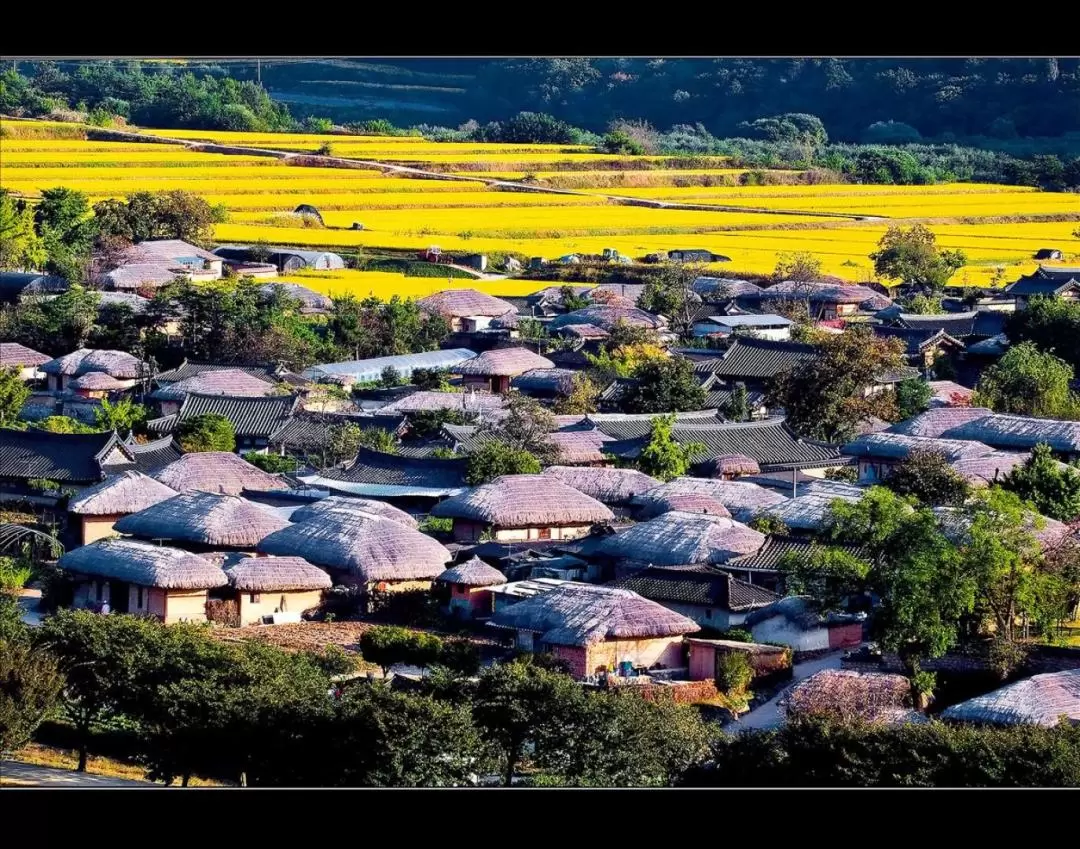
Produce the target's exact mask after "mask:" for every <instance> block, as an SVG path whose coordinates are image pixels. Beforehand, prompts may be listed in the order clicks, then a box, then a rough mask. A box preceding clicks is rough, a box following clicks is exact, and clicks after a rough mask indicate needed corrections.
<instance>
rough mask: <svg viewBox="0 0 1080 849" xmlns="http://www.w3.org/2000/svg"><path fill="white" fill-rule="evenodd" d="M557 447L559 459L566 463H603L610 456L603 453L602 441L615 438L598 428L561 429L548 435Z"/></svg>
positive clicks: (610, 440) (609, 440)
mask: <svg viewBox="0 0 1080 849" xmlns="http://www.w3.org/2000/svg"><path fill="white" fill-rule="evenodd" d="M549 438H550V439H551V442H552V444H553V445H555V447H556V448H558V449H559V460H560V461H562V462H563V463H567V464H571V465H572V464H575V463H603V462H605V461H606V460H609V459H610V458H609V457H607V456H606V455H605V454H604V443H606V442H614V441H615V440H614V439H612V438H611V437H610V436H608V435H607V434H606V433H604V432H602V431H599V430H581V431H573V430H561V431H555V432H554V433H552V434H551V435H550V437H549Z"/></svg>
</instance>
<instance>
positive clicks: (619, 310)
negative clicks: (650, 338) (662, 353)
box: [548, 305, 667, 330]
mask: <svg viewBox="0 0 1080 849" xmlns="http://www.w3.org/2000/svg"><path fill="white" fill-rule="evenodd" d="M620 321H625V322H626V323H627V324H632V325H634V326H635V327H645V328H647V329H649V330H660V329H662V328H663V327H665V326H666V325H667V319H665V318H664V317H663V316H658V315H653V314H652V313H649V312H645V310H642V309H638V308H637V307H615V306H612V307H609V306H604V305H600V306H592V307H585V308H584V309H580V310H574V311H573V312H568V313H566V314H565V315H560V316H557V317H555V318H553V319H552V320H551V322H550V323H549V324H548V327H549V328H550V329H551V330H557V329H559V328H561V327H566V326H568V325H575V324H592V325H595V326H596V327H600V328H602V329H604V330H611V329H612V328H613V327H614V326H615V325H616V324H618V323H619V322H620Z"/></svg>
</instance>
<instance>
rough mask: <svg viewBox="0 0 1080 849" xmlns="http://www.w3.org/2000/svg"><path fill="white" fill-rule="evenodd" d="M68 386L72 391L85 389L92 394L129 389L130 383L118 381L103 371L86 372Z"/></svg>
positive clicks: (128, 381)
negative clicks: (92, 392)
mask: <svg viewBox="0 0 1080 849" xmlns="http://www.w3.org/2000/svg"><path fill="white" fill-rule="evenodd" d="M68 386H69V387H71V388H72V389H86V390H88V391H94V392H113V391H116V390H120V389H127V388H129V387H130V386H131V381H130V380H118V379H117V378H115V377H113V376H112V375H111V374H105V372H103V371H88V372H87V373H86V374H83V375H79V376H78V377H76V378H75V379H74V380H73V381H71V383H69V384H68Z"/></svg>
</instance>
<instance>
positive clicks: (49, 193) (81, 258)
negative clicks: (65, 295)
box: [34, 187, 97, 283]
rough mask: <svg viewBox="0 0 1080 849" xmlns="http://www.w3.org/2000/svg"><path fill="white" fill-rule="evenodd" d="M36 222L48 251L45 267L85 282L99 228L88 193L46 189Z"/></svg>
mask: <svg viewBox="0 0 1080 849" xmlns="http://www.w3.org/2000/svg"><path fill="white" fill-rule="evenodd" d="M34 223H35V226H36V227H37V231H38V233H39V234H40V235H41V238H42V241H43V242H44V244H45V250H46V251H47V252H48V254H49V259H48V262H47V263H46V270H47V271H48V272H49V273H50V274H56V275H58V276H60V277H63V278H64V279H66V280H68V281H70V282H72V283H82V282H84V280H85V278H86V275H87V272H88V269H89V267H90V250H91V248H92V247H93V243H94V237H95V235H96V231H97V225H96V223H95V222H94V219H93V218H91V217H90V204H89V202H88V201H87V199H86V195H84V194H82V193H81V192H77V191H73V190H72V189H68V188H63V187H60V188H55V189H45V190H44V191H43V192H42V193H41V202H40V203H39V204H38V205H37V208H36V209H35V210H34Z"/></svg>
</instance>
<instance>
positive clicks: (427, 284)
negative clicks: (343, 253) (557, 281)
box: [280, 269, 587, 298]
mask: <svg viewBox="0 0 1080 849" xmlns="http://www.w3.org/2000/svg"><path fill="white" fill-rule="evenodd" d="M280 279H281V280H283V281H285V282H288V283H299V284H300V285H302V286H306V287H307V288H309V289H313V290H314V291H316V292H321V293H322V294H324V295H330V296H336V295H355V296H356V297H358V298H364V297H367V296H369V295H373V296H375V297H377V298H389V297H390V296H391V295H398V296H400V297H402V298H424V297H427V296H428V295H430V294H432V293H434V292H441V291H443V290H444V289H479V290H481V291H484V292H488V293H489V294H492V295H502V296H508V297H515V296H517V297H523V296H525V295H531V294H532V293H533V292H535V291H536V290H537V289H539V288H541V287H542V286H543V285H544V284H542V283H541V284H538V283H537V282H536V281H535V280H493V281H484V280H466V279H464V278H461V277H405V276H404V275H402V274H393V273H391V272H386V271H354V270H352V269H344V270H340V271H301V272H296V273H294V274H289V275H286V276H284V277H282V278H280ZM586 285H587V284H586Z"/></svg>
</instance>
